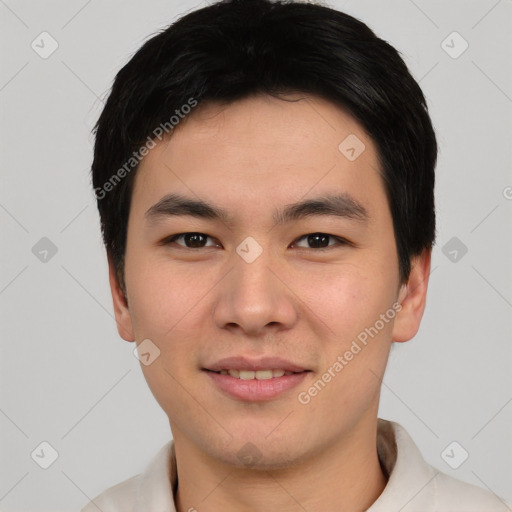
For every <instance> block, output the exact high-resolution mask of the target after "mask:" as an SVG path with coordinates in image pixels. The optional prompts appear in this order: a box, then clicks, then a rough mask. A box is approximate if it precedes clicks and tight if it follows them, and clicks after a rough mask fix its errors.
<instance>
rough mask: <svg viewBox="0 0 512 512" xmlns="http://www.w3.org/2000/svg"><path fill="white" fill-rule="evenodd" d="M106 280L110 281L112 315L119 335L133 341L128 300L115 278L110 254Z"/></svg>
mask: <svg viewBox="0 0 512 512" xmlns="http://www.w3.org/2000/svg"><path fill="white" fill-rule="evenodd" d="M108 280H109V282H110V291H111V293H112V301H113V303H114V315H115V318H116V324H117V331H118V332H119V336H121V338H123V340H125V341H135V336H134V335H133V326H132V318H131V316H130V311H129V309H128V302H127V300H126V297H125V295H124V292H123V290H122V289H121V286H120V284H119V281H118V279H117V275H116V269H115V265H114V263H113V261H112V259H111V258H110V256H109V257H108Z"/></svg>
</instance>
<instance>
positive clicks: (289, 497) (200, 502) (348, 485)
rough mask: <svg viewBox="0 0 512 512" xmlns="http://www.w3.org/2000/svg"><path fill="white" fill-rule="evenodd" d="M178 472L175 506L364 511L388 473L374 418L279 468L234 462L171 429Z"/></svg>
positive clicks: (189, 509) (185, 511) (207, 510)
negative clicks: (379, 452)
mask: <svg viewBox="0 0 512 512" xmlns="http://www.w3.org/2000/svg"><path fill="white" fill-rule="evenodd" d="M173 434H174V442H175V450H176V462H177V470H178V475H179V482H178V489H177V493H176V498H175V502H176V510H177V512H194V510H196V509H197V510H200V511H201V512H216V511H219V510H222V511H223V512H255V511H260V510H279V511H280V512H298V511H301V512H303V511H304V510H340V511H350V512H355V511H364V510H366V509H368V508H369V507H370V506H371V505H372V504H373V503H374V502H375V501H376V500H377V498H378V497H379V495H380V494H381V493H382V491H383V490H384V488H385V486H386V483H387V478H386V476H385V475H384V473H383V472H382V469H381V466H380V463H379V459H378V455H377V442H376V439H377V421H376V418H375V421H374V422H373V423H372V424H371V425H370V426H369V427H365V426H364V425H356V427H355V428H354V429H353V430H352V431H351V432H350V433H349V434H347V435H345V436H344V437H343V439H339V440H338V441H337V442H336V443H334V444H332V445H330V446H329V447H328V448H327V449H326V450H324V451H322V452H320V453H317V454H316V455H315V456H314V457H311V458H309V459H307V460H305V461H302V462H301V463H299V464H295V465H290V466H288V467H286V468H283V469H272V470H267V469H247V468H242V469H241V468H238V467H233V466H230V465H227V464H224V463H222V462H219V461H218V460H216V459H212V458H210V457H209V456H207V455H205V454H204V452H202V451H199V450H198V448H197V447H196V445H194V444H193V443H191V442H190V441H189V440H188V439H187V438H186V437H185V436H182V435H181V434H182V433H181V432H176V433H174V432H173Z"/></svg>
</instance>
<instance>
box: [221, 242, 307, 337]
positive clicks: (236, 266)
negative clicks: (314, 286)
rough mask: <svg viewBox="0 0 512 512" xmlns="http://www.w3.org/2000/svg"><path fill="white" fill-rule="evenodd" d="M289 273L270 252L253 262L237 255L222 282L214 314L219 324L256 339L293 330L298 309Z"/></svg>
mask: <svg viewBox="0 0 512 512" xmlns="http://www.w3.org/2000/svg"><path fill="white" fill-rule="evenodd" d="M286 274H287V273H286V271H285V270H284V266H283V265H279V264H277V262H276V261H273V258H272V257H271V255H270V251H268V250H264V251H263V252H262V253H261V255H260V256H259V257H258V258H257V259H256V260H254V261H252V262H250V263H249V262H247V261H245V260H244V259H243V258H242V257H240V256H239V255H238V254H234V255H233V267H232V269H231V271H229V272H228V273H227V275H226V276H225V277H224V279H222V280H221V282H220V283H219V288H218V298H217V301H216V303H215V306H214V312H213V316H214V322H215V323H216V325H217V326H218V327H219V328H223V329H228V330H231V331H233V332H234V333H235V332H236V331H240V332H242V333H244V334H245V335H246V336H254V337H257V336H261V335H263V334H267V331H278V330H286V329H289V328H291V327H292V326H293V325H294V323H295V322H296V321H297V318H298V307H297V299H296V298H295V296H294V294H293V283H288V282H287V281H289V280H290V278H289V277H288V276H287V275H286Z"/></svg>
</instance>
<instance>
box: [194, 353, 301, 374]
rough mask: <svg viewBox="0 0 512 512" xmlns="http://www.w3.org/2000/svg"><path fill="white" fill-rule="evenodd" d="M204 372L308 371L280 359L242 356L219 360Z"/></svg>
mask: <svg viewBox="0 0 512 512" xmlns="http://www.w3.org/2000/svg"><path fill="white" fill-rule="evenodd" d="M204 369H205V370H211V371H214V372H220V371H221V370H249V371H254V372H256V371H258V370H275V369H278V370H284V371H286V372H303V371H308V370H307V369H306V368H304V367H302V366H300V365H298V364H295V363H292V362H291V361H287V360H286V359H282V358H280V357H262V358H259V359H249V358H247V357H243V356H233V357H225V358H224V359H219V360H218V361H217V362H216V363H213V364H211V365H208V366H207V367H205V368H204Z"/></svg>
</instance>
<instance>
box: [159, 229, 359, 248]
mask: <svg viewBox="0 0 512 512" xmlns="http://www.w3.org/2000/svg"><path fill="white" fill-rule="evenodd" d="M192 234H194V235H202V236H205V237H206V238H209V239H211V240H216V239H215V237H213V236H211V235H208V234H206V233H202V232H199V231H185V232H182V233H176V234H174V235H169V236H167V237H165V238H164V239H163V240H161V241H160V242H158V245H162V246H165V245H169V244H170V243H171V242H174V243H176V242H175V240H176V239H179V238H181V237H183V236H184V235H192ZM312 235H324V236H327V237H329V238H332V239H333V240H336V241H337V243H336V244H333V245H328V246H327V247H316V248H315V247H298V249H299V250H304V249H305V250H309V251H315V252H320V251H325V250H327V249H331V248H335V247H342V246H350V247H355V244H354V243H353V242H351V241H350V240H347V239H346V238H343V237H341V236H336V235H331V234H330V233H324V232H321V231H313V232H311V233H306V234H305V235H301V236H299V237H298V238H296V239H295V240H294V241H293V242H292V245H295V244H296V243H297V242H299V241H301V240H304V239H306V238H307V237H309V236H312ZM217 243H218V244H220V242H218V240H217ZM177 245H178V246H179V247H180V248H182V249H190V250H194V251H198V250H200V249H206V248H209V247H210V248H211V247H213V246H211V245H210V246H205V247H187V246H186V245H181V244H177ZM220 245H222V244H220Z"/></svg>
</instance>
